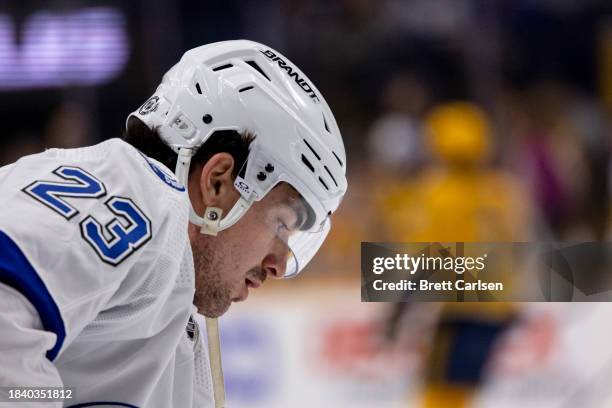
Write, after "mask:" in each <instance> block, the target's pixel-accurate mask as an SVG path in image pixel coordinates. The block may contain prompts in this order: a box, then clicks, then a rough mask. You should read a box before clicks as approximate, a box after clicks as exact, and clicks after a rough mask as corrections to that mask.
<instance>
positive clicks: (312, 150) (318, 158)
mask: <svg viewBox="0 0 612 408" xmlns="http://www.w3.org/2000/svg"><path fill="white" fill-rule="evenodd" d="M302 140H303V141H304V143H306V146H308V148H309V149H310V151H311V152H312V154H314V155H315V157H316V158H317V160H321V156H319V154H318V153H317V152H316V150H315V149H313V148H312V146H311V145H310V143H308V141H306V139H302Z"/></svg>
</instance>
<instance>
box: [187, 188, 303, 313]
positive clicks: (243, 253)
mask: <svg viewBox="0 0 612 408" xmlns="http://www.w3.org/2000/svg"><path fill="white" fill-rule="evenodd" d="M233 191H234V192H235V193H234V194H235V197H234V200H233V202H235V201H236V200H237V199H238V193H237V192H236V191H235V189H234V190H233ZM228 210H229V209H228ZM226 213H227V211H224V214H226ZM305 218H306V208H305V207H304V205H303V204H302V200H300V199H299V194H298V193H297V191H295V190H294V189H293V188H292V187H291V186H290V185H288V184H286V183H281V184H279V185H278V186H277V187H275V188H274V189H272V191H270V193H268V194H267V195H266V196H265V197H264V198H263V199H262V200H260V201H257V202H255V203H254V204H253V205H252V207H251V208H250V209H249V210H248V211H247V212H246V214H245V215H244V216H243V217H242V218H241V219H240V221H238V222H237V223H236V224H235V225H234V226H232V227H231V228H228V229H227V230H225V231H222V232H220V233H219V235H218V236H216V237H212V236H208V235H203V234H201V233H200V232H199V231H197V228H196V227H195V226H193V225H190V238H191V246H192V249H193V254H194V264H195V269H196V295H195V300H194V303H195V305H196V306H197V307H198V309H199V311H200V313H202V314H204V315H206V316H208V317H216V316H220V315H222V314H223V313H225V311H227V309H228V308H229V307H230V305H231V303H232V302H237V301H243V300H245V299H246V298H247V296H248V295H249V290H250V289H255V288H258V287H259V286H260V285H261V284H263V282H264V281H265V280H266V279H267V278H269V277H272V278H281V277H283V276H284V274H285V268H286V263H287V257H288V255H289V253H288V251H289V248H288V246H287V240H288V237H289V236H290V235H291V233H292V231H295V230H297V229H299V226H300V225H301V223H302V222H303V220H305Z"/></svg>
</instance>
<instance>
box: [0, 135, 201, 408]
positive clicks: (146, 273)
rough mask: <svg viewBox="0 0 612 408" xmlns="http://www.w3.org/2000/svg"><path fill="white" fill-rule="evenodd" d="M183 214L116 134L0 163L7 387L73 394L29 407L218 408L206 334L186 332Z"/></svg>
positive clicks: (156, 169) (1, 366)
mask: <svg viewBox="0 0 612 408" xmlns="http://www.w3.org/2000/svg"><path fill="white" fill-rule="evenodd" d="M188 206H189V202H188V196H187V193H186V191H185V188H184V187H183V186H182V185H181V184H180V183H178V182H177V181H176V179H175V178H174V177H173V176H172V173H171V172H170V171H169V170H168V169H167V168H166V167H164V166H163V165H161V164H160V163H158V162H156V161H154V160H152V159H150V158H147V157H145V156H144V155H142V154H141V153H140V152H139V151H138V150H136V149H135V148H133V147H132V146H130V145H128V144H127V143H125V142H123V141H121V140H119V139H111V140H108V141H106V142H103V143H100V144H98V145H96V146H92V147H86V148H81V149H67V150H62V149H50V150H47V151H45V152H43V153H40V154H36V155H32V156H27V157H24V158H22V159H20V160H19V161H17V162H15V163H13V164H11V165H9V166H6V167H3V168H0V387H1V386H62V385H64V386H68V387H72V388H73V389H74V395H73V398H72V399H71V400H66V401H65V402H64V403H63V405H62V403H55V404H54V405H53V404H48V403H47V404H48V405H43V404H40V403H39V404H35V405H34V406H68V407H81V406H87V407H90V406H91V407H94V406H95V407H117V406H121V407H140V408H145V407H146V408H149V407H152V408H155V407H163V408H168V407H181V408H183V407H192V406H193V407H195V406H198V407H207V406H212V405H213V400H212V389H211V388H212V387H211V381H210V371H209V367H208V360H207V359H208V357H207V353H206V347H205V345H204V344H203V343H202V338H203V337H205V336H201V335H200V336H197V335H196V336H193V335H191V336H190V335H188V333H187V330H186V328H187V326H188V322H189V321H190V316H191V315H192V314H193V313H195V308H194V306H193V305H192V300H193V293H194V287H195V285H194V271H193V259H192V254H191V247H190V245H189V240H188V235H187V225H188V209H189V207H188ZM0 406H2V404H0Z"/></svg>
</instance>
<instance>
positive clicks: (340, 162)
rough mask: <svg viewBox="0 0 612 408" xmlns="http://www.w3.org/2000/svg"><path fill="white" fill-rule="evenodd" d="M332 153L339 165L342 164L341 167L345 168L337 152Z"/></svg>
mask: <svg viewBox="0 0 612 408" xmlns="http://www.w3.org/2000/svg"><path fill="white" fill-rule="evenodd" d="M332 153H333V154H334V157H335V158H336V160H338V163H339V164H340V167H344V164H342V160H340V158H339V157H338V155H337V154H336V152H333V151H332Z"/></svg>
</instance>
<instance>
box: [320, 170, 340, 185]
mask: <svg viewBox="0 0 612 408" xmlns="http://www.w3.org/2000/svg"><path fill="white" fill-rule="evenodd" d="M323 167H325V171H327V174H329V177H331V179H332V181H333V182H334V184H335V185H336V187H338V182H337V181H336V178H335V177H334V176H333V175H332V174H331V171H329V169H328V168H327V166H323Z"/></svg>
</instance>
